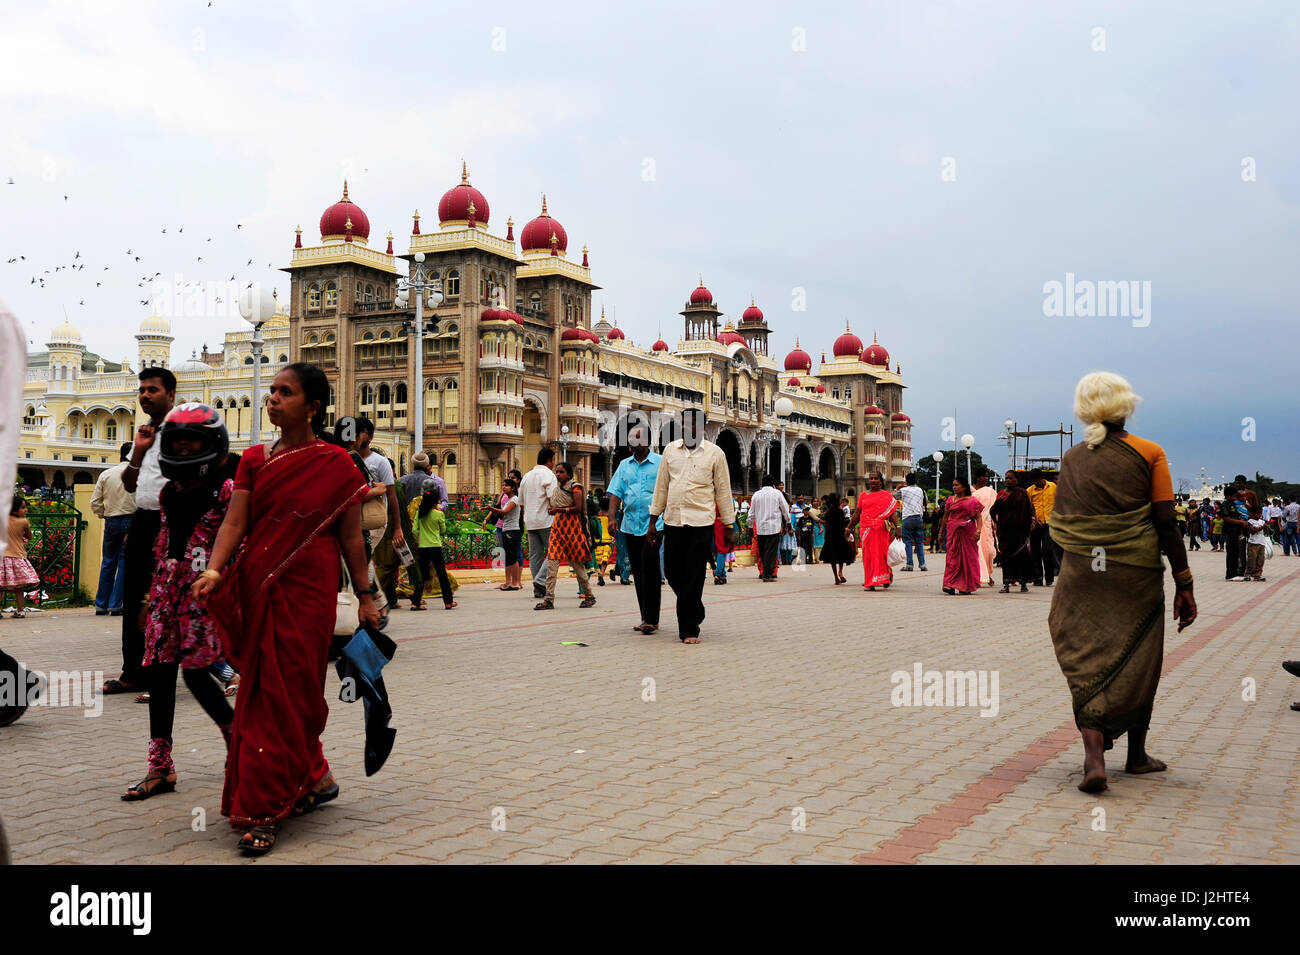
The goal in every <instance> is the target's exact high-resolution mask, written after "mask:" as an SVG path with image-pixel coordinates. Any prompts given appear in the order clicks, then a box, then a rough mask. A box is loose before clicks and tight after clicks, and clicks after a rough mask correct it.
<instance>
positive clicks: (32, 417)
mask: <svg viewBox="0 0 1300 955" xmlns="http://www.w3.org/2000/svg"><path fill="white" fill-rule="evenodd" d="M35 424H36V408H35V407H34V406H32V405H28V406H27V413H26V414H24V415H23V425H24V426H26V427H28V428H30V427H33V426H35Z"/></svg>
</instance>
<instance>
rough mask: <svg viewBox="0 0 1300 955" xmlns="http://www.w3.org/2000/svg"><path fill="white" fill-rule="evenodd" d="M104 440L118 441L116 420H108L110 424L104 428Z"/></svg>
mask: <svg viewBox="0 0 1300 955" xmlns="http://www.w3.org/2000/svg"><path fill="white" fill-rule="evenodd" d="M104 438H105V439H106V440H109V441H116V440H117V421H116V419H114V418H109V419H108V424H107V425H105V426H104Z"/></svg>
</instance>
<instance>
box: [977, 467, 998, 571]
mask: <svg viewBox="0 0 1300 955" xmlns="http://www.w3.org/2000/svg"><path fill="white" fill-rule="evenodd" d="M970 496H971V497H972V498H974V499H975V500H976V501H978V502H979V505H980V507H981V508H983V510H982V511H980V519H979V541H978V542H977V544H976V546H977V548H978V550H979V562H980V569H979V576H980V579H979V582H980V584H983V585H985V586H988V587H992V586H993V560H994V558H995V557H997V553H998V542H997V539H996V538H995V537H994V536H993V519H992V518H991V517H989V511H990V510H992V509H993V502H994V501H996V500H997V499H998V492H997V491H995V490H993V488H991V487H989V469H988V468H985V467H981V468H979V469H978V470H976V472H975V487H974V488H972V489H971V491H970Z"/></svg>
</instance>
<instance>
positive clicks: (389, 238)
mask: <svg viewBox="0 0 1300 955" xmlns="http://www.w3.org/2000/svg"><path fill="white" fill-rule="evenodd" d="M388 241H389V242H392V241H393V230H392V229H389V230H388Z"/></svg>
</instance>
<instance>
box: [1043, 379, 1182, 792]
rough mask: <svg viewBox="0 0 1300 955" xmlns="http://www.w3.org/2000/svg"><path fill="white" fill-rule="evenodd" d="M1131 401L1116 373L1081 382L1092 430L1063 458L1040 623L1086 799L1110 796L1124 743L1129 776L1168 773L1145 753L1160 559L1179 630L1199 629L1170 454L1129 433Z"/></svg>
mask: <svg viewBox="0 0 1300 955" xmlns="http://www.w3.org/2000/svg"><path fill="white" fill-rule="evenodd" d="M1137 402H1138V397H1137V395H1135V394H1133V389H1132V388H1131V387H1130V386H1129V383H1128V382H1127V381H1125V380H1124V379H1123V378H1121V377H1120V376H1119V375H1114V374H1110V373H1109V372H1096V373H1094V374H1091V375H1087V376H1086V377H1084V378H1083V379H1082V380H1081V381H1080V382H1079V385H1078V387H1077V388H1076V389H1075V393H1074V413H1075V415H1077V416H1078V418H1079V419H1080V420H1081V421H1082V422H1083V423H1084V424H1085V425H1086V426H1087V427H1086V429H1085V431H1084V441H1085V443H1084V444H1078V445H1075V446H1074V447H1073V448H1071V449H1070V450H1068V451H1066V452H1065V457H1064V458H1062V460H1061V474H1060V477H1059V478H1058V480H1057V484H1056V503H1055V506H1054V508H1053V511H1052V521H1051V524H1052V539H1053V540H1054V541H1056V543H1057V544H1059V545H1060V546H1061V547H1062V549H1063V550H1064V555H1063V561H1062V564H1061V574H1060V577H1059V578H1058V579H1057V583H1056V592H1055V593H1054V594H1053V595H1052V609H1051V612H1050V613H1049V615H1048V618H1047V621H1048V627H1049V628H1050V629H1051V633H1052V644H1053V646H1054V647H1055V649H1056V659H1057V662H1058V663H1059V664H1060V666H1061V672H1062V673H1063V674H1065V679H1066V682H1067V683H1068V684H1069V687H1070V694H1071V696H1072V697H1073V704H1074V722H1075V725H1076V726H1078V728H1079V733H1080V735H1081V736H1082V737H1083V752H1084V759H1083V781H1082V782H1081V783H1079V788H1080V789H1081V790H1083V791H1084V792H1087V793H1095V792H1100V791H1101V790H1103V789H1105V788H1106V765H1105V759H1104V754H1105V751H1106V750H1108V749H1110V748H1111V746H1112V745H1113V743H1114V741H1115V740H1116V739H1118V738H1119V737H1120V736H1122V735H1123V734H1124V733H1128V734H1129V737H1128V759H1127V761H1126V763H1125V767H1124V768H1125V771H1126V772H1130V773H1155V772H1159V771H1161V770H1163V769H1164V768H1165V764H1164V763H1163V762H1161V761H1160V760H1158V759H1155V758H1154V757H1152V756H1150V755H1149V754H1148V753H1147V750H1146V737H1147V730H1148V729H1149V727H1150V725H1151V710H1152V706H1153V704H1154V703H1155V696H1156V686H1157V684H1159V682H1160V666H1161V663H1162V661H1163V658H1164V636H1165V623H1164V611H1165V591H1164V580H1163V576H1164V565H1163V564H1162V563H1161V560H1160V553H1161V551H1163V552H1164V553H1165V555H1166V556H1168V558H1169V566H1170V568H1171V569H1172V571H1173V577H1174V608H1173V614H1174V618H1175V619H1176V620H1177V621H1178V630H1179V631H1180V632H1181V631H1182V630H1183V628H1185V627H1188V626H1190V625H1191V624H1192V622H1193V621H1194V620H1195V619H1196V598H1195V597H1194V596H1193V595H1192V572H1191V571H1190V570H1189V569H1188V567H1187V552H1186V551H1185V550H1184V549H1183V541H1182V538H1181V537H1179V536H1178V525H1177V524H1176V522H1175V521H1174V493H1173V484H1172V481H1171V480H1170V477H1169V464H1168V462H1167V461H1166V460H1165V453H1164V451H1163V450H1162V449H1161V448H1160V446H1159V445H1158V444H1155V443H1154V442H1152V441H1147V440H1145V439H1143V438H1139V437H1137V436H1136V435H1132V434H1129V433H1128V432H1127V431H1126V430H1124V424H1125V421H1126V419H1128V418H1129V416H1131V415H1132V414H1133V410H1134V408H1135V407H1136V406H1137ZM1098 561H1104V563H1102V564H1101V565H1100V566H1099V565H1098ZM1103 571H1104V572H1103Z"/></svg>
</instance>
